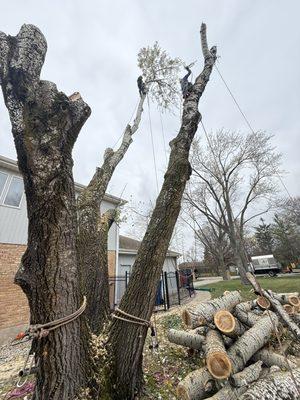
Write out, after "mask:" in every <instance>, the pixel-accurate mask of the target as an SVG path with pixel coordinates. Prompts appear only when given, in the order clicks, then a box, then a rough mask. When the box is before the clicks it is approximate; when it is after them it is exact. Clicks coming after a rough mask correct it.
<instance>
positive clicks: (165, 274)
mask: <svg viewBox="0 0 300 400" xmlns="http://www.w3.org/2000/svg"><path fill="white" fill-rule="evenodd" d="M164 276H165V285H166V300H167V307H168V309H169V308H170V299H169V287H168V275H167V272H166V271H165V272H164Z"/></svg>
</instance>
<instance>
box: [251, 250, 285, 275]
mask: <svg viewBox="0 0 300 400" xmlns="http://www.w3.org/2000/svg"><path fill="white" fill-rule="evenodd" d="M281 269H282V267H281V265H280V264H279V262H278V261H276V259H275V257H274V256H273V254H268V255H264V256H253V257H251V262H250V270H251V271H252V272H253V273H254V274H268V275H270V276H275V275H277V274H278V273H279V272H281Z"/></svg>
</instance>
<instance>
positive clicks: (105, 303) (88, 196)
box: [77, 94, 146, 334]
mask: <svg viewBox="0 0 300 400" xmlns="http://www.w3.org/2000/svg"><path fill="white" fill-rule="evenodd" d="M145 98H146V95H145V94H142V95H141V98H140V102H139V105H138V108H137V112H136V117H135V120H134V122H133V125H132V126H131V125H127V126H126V129H125V132H124V135H123V139H122V143H121V145H120V147H119V149H118V150H116V151H113V150H112V149H110V148H108V149H106V151H105V154H104V161H103V164H102V166H101V167H100V168H97V170H96V172H95V174H94V176H93V178H92V179H91V181H90V183H89V184H88V186H87V187H86V188H85V189H84V190H83V191H82V193H81V194H80V195H79V197H78V199H77V209H78V225H79V229H78V235H77V250H78V259H79V264H80V276H81V285H82V290H83V293H84V294H85V295H86V297H87V310H86V315H87V318H88V321H89V325H90V328H91V330H92V332H94V333H95V334H99V333H100V332H101V329H102V327H103V324H104V323H105V321H106V318H107V317H108V315H109V290H108V270H107V269H108V262H107V249H104V247H105V243H106V245H107V234H108V230H106V229H104V230H103V228H104V225H102V228H101V229H99V226H101V224H100V225H99V221H100V220H101V211H100V205H101V202H102V200H103V197H104V195H105V192H106V189H107V186H108V184H109V182H110V179H111V177H112V175H113V173H114V171H115V169H116V167H117V165H118V164H119V162H120V161H121V160H122V159H123V157H124V155H125V153H126V151H127V150H128V148H129V146H130V144H131V142H132V135H133V134H134V133H135V132H136V131H137V129H138V127H139V124H140V121H141V116H142V112H143V104H144V101H145ZM109 219H110V218H109ZM102 222H103V221H102ZM106 228H108V225H106ZM103 235H104V237H102V236H103ZM106 276H107V278H106ZM103 279H104V280H105V283H104V280H103ZM106 283H107V286H106Z"/></svg>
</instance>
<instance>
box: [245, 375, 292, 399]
mask: <svg viewBox="0 0 300 400" xmlns="http://www.w3.org/2000/svg"><path fill="white" fill-rule="evenodd" d="M294 380H295V381H294ZM299 387H300V368H297V369H293V376H292V375H291V373H290V371H286V372H282V371H279V372H273V373H270V374H269V375H267V376H266V377H265V378H263V379H259V380H258V381H257V382H255V383H253V384H252V385H251V386H250V388H249V389H248V390H247V391H246V393H245V394H243V395H242V397H241V398H240V399H241V400H269V399H274V400H275V399H276V400H297V399H299V398H300V392H299V390H300V389H299Z"/></svg>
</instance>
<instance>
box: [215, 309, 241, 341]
mask: <svg viewBox="0 0 300 400" xmlns="http://www.w3.org/2000/svg"><path fill="white" fill-rule="evenodd" d="M214 323H215V325H216V327H217V328H218V329H219V331H220V332H222V333H223V334H224V335H226V336H229V337H232V338H235V337H238V336H241V335H242V334H243V333H244V332H245V331H246V328H245V326H244V325H243V324H242V323H241V322H240V321H239V320H238V319H237V318H235V317H234V316H233V315H232V314H231V312H230V311H227V310H220V311H218V312H217V313H216V314H215V316H214Z"/></svg>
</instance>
